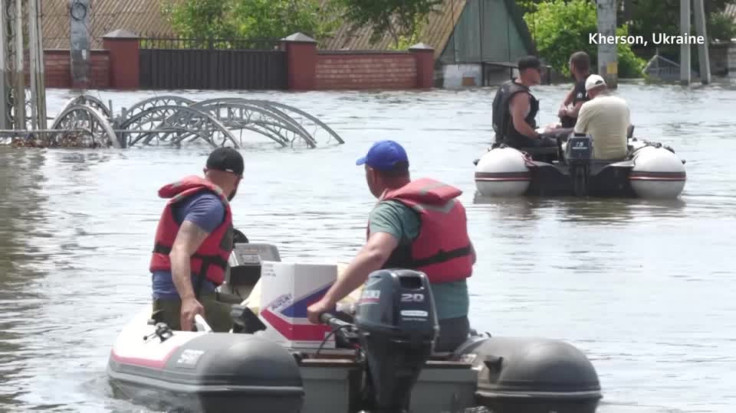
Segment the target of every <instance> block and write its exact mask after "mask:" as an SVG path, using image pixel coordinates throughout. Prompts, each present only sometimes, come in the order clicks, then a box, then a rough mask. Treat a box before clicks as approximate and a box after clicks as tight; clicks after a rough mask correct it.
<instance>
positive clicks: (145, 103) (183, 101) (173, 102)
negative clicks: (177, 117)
mask: <svg viewBox="0 0 736 413" xmlns="http://www.w3.org/2000/svg"><path fill="white" fill-rule="evenodd" d="M193 103H195V102H194V101H193V100H191V99H188V98H184V97H181V96H176V95H164V96H155V97H152V98H148V99H145V100H142V101H140V102H138V103H136V104H135V105H133V106H131V107H130V109H123V112H122V113H121V115H120V123H124V122H125V121H126V120H127V119H129V118H132V117H134V116H136V115H138V114H139V113H141V112H143V111H146V110H147V109H151V108H154V107H158V106H191V105H192V104H193Z"/></svg>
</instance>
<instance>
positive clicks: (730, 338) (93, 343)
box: [0, 84, 736, 413]
mask: <svg viewBox="0 0 736 413" xmlns="http://www.w3.org/2000/svg"><path fill="white" fill-rule="evenodd" d="M566 91H567V87H565V86H548V87H542V88H539V93H538V95H539V97H540V98H541V100H542V102H543V103H542V115H541V118H540V120H539V121H540V123H541V124H546V123H550V122H552V121H553V120H554V118H553V115H554V114H553V113H552V110H551V108H554V107H556V106H557V103H556V102H558V101H559V100H560V99H561V98H562V96H563V95H564V93H565V92H566ZM493 92H494V91H493V90H489V89H481V90H475V91H432V92H425V93H417V92H381V93H356V92H346V93H324V92H314V93H300V94H284V93H258V94H253V93H247V94H246V93H229V94H223V93H210V92H198V93H196V94H195V93H193V92H191V93H187V94H185V95H189V96H190V97H192V98H195V99H197V100H204V99H207V98H212V97H216V96H223V95H227V96H241V97H243V96H247V97H249V98H254V99H272V100H276V101H279V102H283V103H287V104H291V105H294V106H296V107H299V108H303V109H306V110H308V111H310V112H311V113H313V114H315V115H316V116H318V117H320V118H321V119H322V120H323V121H325V122H326V123H327V124H329V125H330V126H331V127H333V128H334V129H335V130H336V131H337V132H338V133H340V134H341V135H342V136H343V138H345V140H346V142H347V143H346V144H345V145H341V146H330V147H325V148H319V149H315V150H304V149H291V148H287V149H280V148H277V147H276V146H275V145H274V144H272V143H271V142H269V141H267V140H265V138H264V139H263V140H259V139H257V138H255V139H254V140H253V142H251V143H249V144H248V145H247V147H246V148H244V150H243V154H244V155H245V159H246V171H245V180H244V181H243V184H242V186H241V188H240V190H239V194H238V197H236V198H235V200H234V201H233V211H234V220H235V223H236V226H237V227H238V228H240V229H241V230H243V231H244V232H245V233H246V234H247V235H248V237H249V238H250V239H251V241H254V242H255V241H258V242H271V243H274V244H276V245H277V246H278V247H279V249H280V251H281V255H282V257H283V258H284V259H292V260H293V259H299V260H307V261H330V262H334V261H335V260H339V261H347V260H349V259H350V258H351V257H352V256H353V255H354V254H355V252H356V251H357V249H358V248H359V247H360V245H361V242H362V240H363V237H364V236H365V224H366V221H367V217H368V212H369V210H370V208H371V207H372V205H373V203H374V202H375V199H373V197H372V196H371V195H370V193H369V192H368V190H367V188H366V185H365V181H364V180H365V177H364V173H363V170H362V168H360V167H356V166H355V159H357V158H358V157H360V156H362V155H364V153H365V151H366V150H367V149H368V147H370V144H371V143H372V142H373V141H375V140H378V139H385V138H392V139H396V140H398V141H400V142H401V143H402V144H403V145H404V146H405V147H406V148H407V151H408V153H409V156H410V158H411V169H412V174H413V176H414V177H420V176H431V177H434V178H436V179H441V180H443V181H445V182H447V183H449V184H452V185H456V186H458V187H459V188H461V189H462V190H463V195H462V201H463V203H464V204H465V205H466V208H467V211H468V219H469V231H470V235H471V238H472V240H473V243H474V245H475V248H476V251H477V252H478V263H477V264H476V267H475V272H474V275H473V277H472V278H471V280H470V289H471V294H472V301H471V320H472V323H473V326H474V327H475V328H477V329H478V330H481V331H490V332H492V333H493V334H494V335H499V336H515V335H521V336H541V337H551V338H559V339H564V340H567V341H569V342H571V343H573V344H574V345H576V346H578V347H580V348H581V349H582V350H583V351H585V352H586V354H588V355H589V356H590V357H591V359H592V360H593V362H594V364H595V366H596V368H597V370H598V373H599V375H600V379H601V381H602V385H603V388H604V395H605V398H604V404H603V405H602V408H601V409H600V411H602V412H604V413H617V412H624V413H627V412H631V413H643V412H647V413H649V412H657V413H663V412H695V411H697V412H732V411H734V408H735V406H736V391H734V390H733V387H734V386H733V384H734V383H736V369H733V368H732V367H733V366H734V363H736V356H734V354H736V340H734V334H733V331H736V301H734V300H733V297H734V296H736V282H735V281H736V280H735V278H736V276H735V275H734V273H735V272H736V271H735V269H736V265H734V264H733V262H732V261H731V260H730V254H731V253H732V251H733V245H734V244H733V241H732V235H731V234H733V233H734V230H736V219H735V218H734V215H733V210H734V208H735V207H736V174H735V173H734V168H733V166H732V163H731V162H730V154H731V153H733V152H735V151H736V141H734V139H732V136H731V135H732V130H733V126H734V122H733V121H731V119H732V114H731V111H732V108H733V107H736V91H734V90H730V89H727V88H725V89H724V88H721V87H719V86H715V87H710V88H702V89H697V90H689V89H682V88H679V87H670V86H652V85H625V84H624V85H622V86H621V87H620V89H619V91H618V93H619V94H620V95H622V96H624V97H625V98H627V100H628V101H629V103H630V106H631V108H632V117H633V121H634V122H635V123H636V125H637V128H636V130H637V135H639V136H642V137H646V138H649V139H652V140H657V141H661V142H663V143H664V144H666V145H670V146H672V147H673V148H674V149H675V150H676V151H677V153H678V155H680V156H681V157H682V158H684V159H686V160H687V164H686V167H687V173H688V183H687V185H686V187H685V191H684V192H683V196H682V199H681V200H678V201H669V202H661V201H656V202H655V201H642V200H634V199H631V200H630V199H619V200H615V199H614V200H601V199H574V198H557V199H543V198H524V199H503V200H489V199H482V198H480V197H478V196H477V194H476V190H475V185H474V182H473V165H472V160H473V159H476V158H478V156H479V155H481V154H482V153H483V152H484V151H485V150H486V149H487V146H488V145H489V144H490V142H491V128H490V102H491V101H492V98H493ZM182 94H184V93H182ZM152 95H153V94H152V93H149V92H135V93H113V92H110V93H107V92H105V93H100V94H99V97H100V98H102V100H103V101H107V100H108V99H112V100H113V101H114V104H115V107H118V108H119V107H124V106H125V107H130V106H131V105H132V104H133V103H135V102H136V101H138V100H141V99H143V98H146V97H151V96H152ZM70 97H71V94H70V93H69V92H67V91H50V92H49V97H48V99H49V102H50V108H49V109H50V110H49V113H51V114H54V113H55V112H56V111H58V110H59V109H60V108H61V107H62V105H63V104H64V102H65V100H67V99H68V98H70ZM208 152H209V149H208V148H206V147H183V148H181V149H171V148H165V147H148V148H145V147H141V148H131V149H128V150H122V151H120V150H99V151H77V150H58V151H40V150H8V149H0V182H1V183H2V187H1V188H0V314H2V318H0V405H2V408H0V410H16V411H27V410H30V409H39V410H43V411H54V412H62V411H63V412H66V411H70V412H72V411H73V412H79V411H89V412H100V411H114V412H133V411H136V412H137V411H141V409H140V408H139V407H134V406H130V405H128V404H127V403H126V402H124V401H120V400H116V399H113V398H111V396H110V390H109V388H108V385H107V382H106V376H105V367H106V363H107V356H108V353H109V350H110V346H111V344H112V342H113V341H114V340H115V337H116V335H117V334H118V332H119V331H120V329H121V328H122V326H123V325H124V324H125V323H126V322H127V321H128V319H129V318H130V317H131V315H132V314H133V313H134V312H136V311H138V310H139V309H140V307H141V306H142V305H146V304H147V303H148V302H149V296H150V275H149V274H148V271H147V266H148V259H149V254H150V250H151V247H152V239H153V233H154V231H155V226H156V221H157V219H158V216H159V214H160V212H161V208H162V207H163V204H164V200H162V199H159V198H158V197H157V195H156V194H157V190H158V188H159V187H160V186H162V185H164V184H165V183H168V182H171V181H173V180H175V179H178V178H180V177H181V176H182V175H185V174H191V173H195V174H197V173H200V171H201V169H202V167H203V163H204V160H205V158H206V155H207V153H208Z"/></svg>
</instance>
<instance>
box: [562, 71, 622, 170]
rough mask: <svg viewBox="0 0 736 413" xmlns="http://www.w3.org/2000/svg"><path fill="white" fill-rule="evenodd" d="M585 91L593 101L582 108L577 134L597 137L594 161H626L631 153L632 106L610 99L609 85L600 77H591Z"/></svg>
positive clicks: (611, 97) (616, 97) (577, 124)
mask: <svg viewBox="0 0 736 413" xmlns="http://www.w3.org/2000/svg"><path fill="white" fill-rule="evenodd" d="M585 90H586V91H587V93H588V96H590V101H588V102H585V103H584V104H583V106H582V107H581V108H580V113H579V114H578V121H577V123H576V124H575V133H576V134H586V135H591V136H592V137H593V159H598V160H611V161H615V160H621V159H624V158H625V157H626V154H627V152H628V137H627V135H628V130H629V125H630V111H629V105H628V104H627V103H626V101H625V100H623V99H621V98H620V97H618V96H612V95H610V94H609V93H608V86H607V85H606V81H605V80H604V79H603V78H602V77H601V76H599V75H590V76H589V77H588V79H587V80H586V81H585Z"/></svg>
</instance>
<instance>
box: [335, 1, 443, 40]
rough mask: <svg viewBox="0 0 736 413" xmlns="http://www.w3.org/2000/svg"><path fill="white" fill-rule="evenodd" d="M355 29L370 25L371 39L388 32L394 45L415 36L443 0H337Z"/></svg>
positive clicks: (376, 38) (412, 38)
mask: <svg viewBox="0 0 736 413" xmlns="http://www.w3.org/2000/svg"><path fill="white" fill-rule="evenodd" d="M336 1H337V3H338V4H339V5H340V6H342V7H343V9H344V10H345V14H344V15H345V18H347V19H348V20H349V21H350V22H351V23H352V26H353V28H354V29H357V28H361V27H370V28H371V29H372V30H373V34H372V36H371V41H372V42H376V41H377V40H379V39H380V38H382V37H383V36H384V35H385V34H386V33H388V34H389V35H390V36H391V38H392V39H393V40H394V45H395V47H397V48H398V47H400V46H402V43H409V42H411V41H413V40H415V39H416V37H417V35H418V34H419V31H420V30H421V28H422V27H423V25H424V23H425V22H426V21H427V18H428V17H429V14H430V13H431V12H432V11H434V10H435V8H436V6H437V5H439V4H441V3H442V0H336Z"/></svg>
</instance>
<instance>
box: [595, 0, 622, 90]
mask: <svg viewBox="0 0 736 413" xmlns="http://www.w3.org/2000/svg"><path fill="white" fill-rule="evenodd" d="M596 4H597V8H598V13H597V14H598V32H599V33H600V34H601V35H602V36H603V37H608V36H615V35H616V0H597V1H596ZM606 43H608V42H601V43H600V44H599V45H598V74H599V75H601V76H603V78H604V79H605V80H606V83H607V84H608V87H609V88H611V89H615V88H617V87H618V51H617V50H616V44H615V43H614V44H606Z"/></svg>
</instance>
